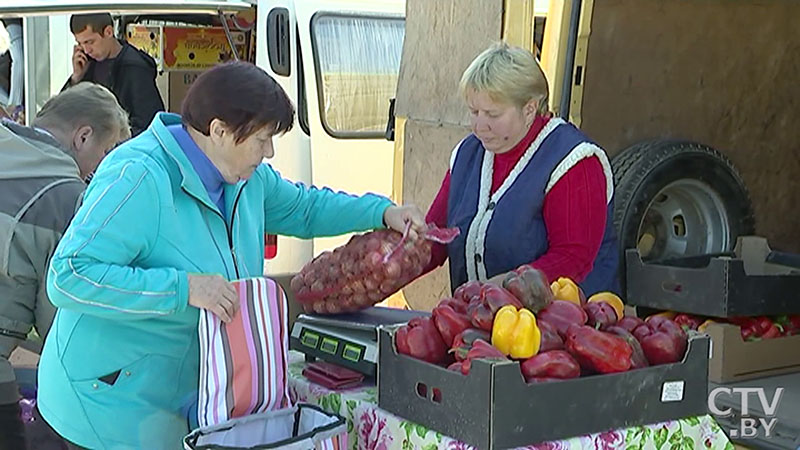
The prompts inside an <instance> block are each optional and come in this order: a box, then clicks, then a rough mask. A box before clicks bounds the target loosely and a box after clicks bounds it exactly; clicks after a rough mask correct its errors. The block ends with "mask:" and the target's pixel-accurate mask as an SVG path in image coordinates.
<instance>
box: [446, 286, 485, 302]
mask: <svg viewBox="0 0 800 450" xmlns="http://www.w3.org/2000/svg"><path fill="white" fill-rule="evenodd" d="M482 286H483V283H481V282H480V281H467V282H466V283H464V284H462V285H461V286H459V287H457V288H456V290H455V292H453V297H454V298H456V299H458V300H461V301H463V302H464V303H471V302H472V301H473V300H474V299H476V298H478V297H480V295H481V287H482Z"/></svg>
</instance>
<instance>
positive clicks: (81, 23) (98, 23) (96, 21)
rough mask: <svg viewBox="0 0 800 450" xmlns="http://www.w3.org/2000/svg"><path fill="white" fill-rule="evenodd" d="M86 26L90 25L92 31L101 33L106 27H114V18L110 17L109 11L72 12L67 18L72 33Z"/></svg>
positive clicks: (80, 30) (78, 31)
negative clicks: (92, 12)
mask: <svg viewBox="0 0 800 450" xmlns="http://www.w3.org/2000/svg"><path fill="white" fill-rule="evenodd" d="M87 27H92V31H94V32H96V33H98V34H103V30H105V29H106V27H111V29H112V30H113V29H114V20H112V19H111V14H109V13H97V14H73V15H72V17H70V18H69V29H70V30H71V31H72V34H78V33H80V32H82V31H83V30H85V29H86V28H87Z"/></svg>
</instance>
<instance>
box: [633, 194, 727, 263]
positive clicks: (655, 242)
mask: <svg viewBox="0 0 800 450" xmlns="http://www.w3.org/2000/svg"><path fill="white" fill-rule="evenodd" d="M730 241H731V236H730V224H729V223H728V213H727V210H726V208H725V204H724V203H723V202H722V199H721V198H720V196H719V194H717V192H716V191H714V190H713V189H712V188H711V186H709V185H707V184H705V183H703V182H701V181H698V180H691V179H682V180H677V181H674V182H672V183H670V184H668V185H667V186H665V187H664V188H663V189H661V191H659V193H658V194H657V195H656V196H655V197H654V199H653V201H652V202H650V204H649V205H648V207H647V210H646V212H645V214H644V217H643V218H642V221H641V223H640V224H639V230H638V233H637V241H636V242H637V248H638V249H639V253H640V254H641V255H642V258H643V259H646V260H660V259H668V258H675V257H681V256H690V255H700V254H705V253H719V252H724V251H727V250H728V248H729V245H730Z"/></svg>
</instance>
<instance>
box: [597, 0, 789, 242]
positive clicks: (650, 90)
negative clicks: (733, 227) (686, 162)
mask: <svg viewBox="0 0 800 450" xmlns="http://www.w3.org/2000/svg"><path fill="white" fill-rule="evenodd" d="M798 17H800V2H796V1H792V0H771V1H766V0H751V1H738V2H731V1H727V0H706V1H701V2H700V1H697V2H678V1H674V0H602V1H596V2H595V4H594V12H593V17H592V34H591V37H590V38H589V48H588V59H587V63H586V68H585V73H586V75H585V80H584V83H585V88H584V97H583V114H582V117H583V122H582V129H583V130H584V131H585V132H586V133H587V134H588V135H589V136H590V137H592V138H593V139H595V140H596V141H597V142H598V143H599V144H600V145H602V146H603V147H604V148H606V150H607V151H608V152H609V154H610V155H614V154H616V153H618V152H619V151H620V150H622V149H624V148H626V147H628V146H630V145H632V144H634V143H636V142H639V141H642V140H647V139H653V138H678V139H689V140H694V141H698V142H701V143H704V144H707V145H710V146H712V147H715V148H716V149H718V150H720V151H721V152H722V153H723V154H725V155H726V156H727V157H728V158H730V159H731V160H732V161H733V163H734V164H735V165H736V167H737V168H738V170H739V171H740V173H741V174H742V177H743V178H744V181H745V183H746V185H747V187H748V188H749V190H750V193H751V196H752V199H753V203H754V206H755V213H756V220H757V224H756V226H757V232H758V233H759V234H760V235H763V236H765V237H767V238H768V239H769V241H770V244H771V245H772V246H773V247H775V248H776V249H780V250H785V251H795V252H798V251H800V239H798V238H800V228H798V226H797V223H798V222H800V208H797V207H796V205H798V204H800V144H798V141H800V139H799V138H800V128H798V126H797V124H798V122H800V83H798V81H797V73H798V69H800V33H798V32H797V18H798Z"/></svg>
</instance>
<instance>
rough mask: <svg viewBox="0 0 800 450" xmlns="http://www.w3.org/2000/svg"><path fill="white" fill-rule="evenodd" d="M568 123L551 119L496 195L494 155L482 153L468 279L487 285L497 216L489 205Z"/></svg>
mask: <svg viewBox="0 0 800 450" xmlns="http://www.w3.org/2000/svg"><path fill="white" fill-rule="evenodd" d="M564 123H565V122H564V120H563V119H561V118H552V119H550V120H549V121H548V122H547V124H546V125H545V126H544V128H542V131H540V132H539V134H538V135H537V136H536V138H535V139H534V140H533V142H532V143H531V146H530V147H528V149H527V150H525V154H524V155H522V158H520V160H519V161H517V164H516V165H515V166H514V168H513V169H511V172H510V173H509V174H508V176H507V177H506V179H505V180H503V184H501V185H500V187H499V188H498V189H497V191H496V192H495V193H494V194H491V196H490V194H489V193H490V192H491V188H492V173H493V170H494V153H492V152H490V151H488V150H484V153H483V166H482V168H481V185H480V191H479V193H478V195H479V197H478V213H477V214H475V217H474V218H473V219H472V223H471V224H470V226H469V232H468V233H467V239H466V248H465V251H464V258H465V259H466V261H464V262H465V263H466V264H465V267H466V268H467V279H468V280H478V281H486V280H487V279H488V277H487V275H486V259H485V255H486V233H487V231H488V229H489V223H490V222H491V221H492V216H493V215H494V208H491V209H489V204H490V203H492V204H495V205H496V204H497V203H498V202H499V201H500V199H501V198H502V197H503V194H505V193H506V191H508V189H509V188H510V187H511V185H513V184H514V182H515V181H516V180H517V178H518V177H519V175H520V174H521V173H522V171H523V170H525V167H526V166H527V165H528V163H529V162H530V161H531V159H532V158H533V155H534V154H536V151H537V150H539V147H541V146H542V142H544V140H545V138H547V136H549V135H550V133H552V132H553V130H555V129H556V128H557V127H558V126H559V125H563V124H564ZM476 255H481V261H480V262H478V261H476V260H475V258H476Z"/></svg>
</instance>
